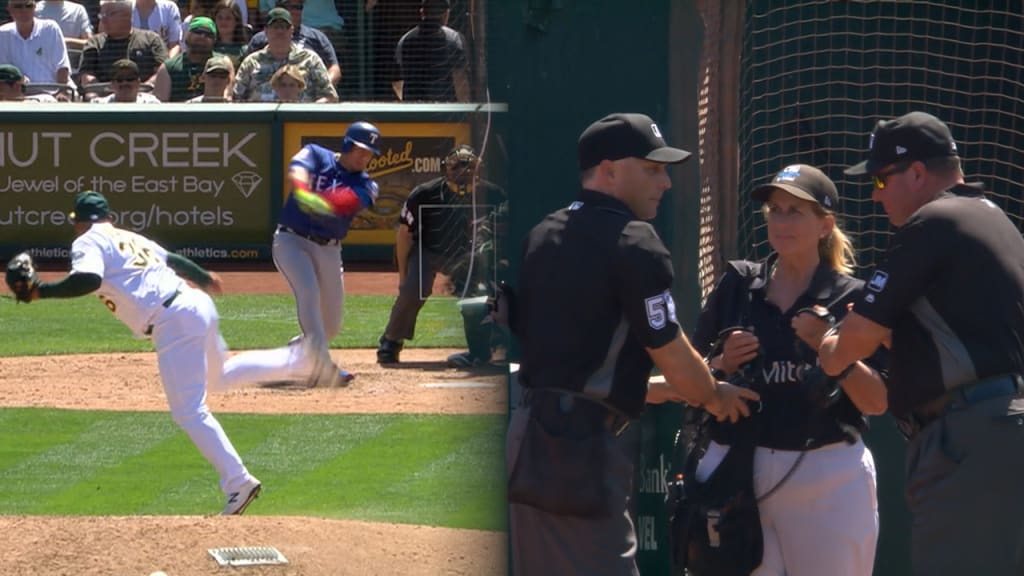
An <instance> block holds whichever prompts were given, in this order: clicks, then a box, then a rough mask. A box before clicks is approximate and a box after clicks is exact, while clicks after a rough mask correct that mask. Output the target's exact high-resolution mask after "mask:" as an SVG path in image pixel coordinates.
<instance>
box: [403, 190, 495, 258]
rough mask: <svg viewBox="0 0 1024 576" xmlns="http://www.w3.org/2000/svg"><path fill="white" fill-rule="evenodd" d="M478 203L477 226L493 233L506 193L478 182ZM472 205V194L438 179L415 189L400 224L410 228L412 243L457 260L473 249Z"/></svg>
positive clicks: (476, 195) (404, 208) (404, 207)
mask: <svg viewBox="0 0 1024 576" xmlns="http://www.w3.org/2000/svg"><path fill="white" fill-rule="evenodd" d="M475 200H476V212H475V218H476V220H477V222H478V223H479V224H481V225H486V226H487V228H488V229H492V228H493V226H494V225H495V222H494V219H495V218H496V215H497V212H498V208H499V206H500V205H501V203H502V202H504V201H505V191H504V190H502V189H501V188H500V187H498V186H496V185H494V184H492V183H490V182H488V181H486V180H479V181H478V182H477V184H476V190H475ZM473 205H474V194H473V193H472V192H468V191H467V192H466V193H459V192H456V191H453V190H452V189H451V188H449V187H448V184H447V181H446V180H445V178H444V177H440V178H435V179H433V180H429V181H427V182H424V183H423V184H420V185H419V186H417V187H415V188H413V190H412V192H410V193H409V197H408V198H407V199H406V201H405V204H404V205H403V206H402V212H401V214H400V215H399V222H400V223H402V224H404V225H405V226H408V227H409V231H410V232H412V235H413V239H414V240H416V241H418V242H419V243H420V245H422V246H423V248H424V249H425V250H429V251H431V252H434V253H437V254H445V255H448V256H454V255H458V254H461V253H465V252H467V251H468V250H469V248H470V246H471V245H472V230H473V219H474V211H473V210H474V206H473ZM478 229H479V226H478ZM491 231H492V232H493V230H491ZM480 239H481V238H479V237H478V241H479V240H480Z"/></svg>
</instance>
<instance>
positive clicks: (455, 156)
mask: <svg viewBox="0 0 1024 576" xmlns="http://www.w3.org/2000/svg"><path fill="white" fill-rule="evenodd" d="M479 162H480V160H479V158H477V157H476V156H475V155H474V154H473V153H471V152H468V151H465V150H459V151H457V152H455V153H452V154H449V155H448V157H447V158H445V160H444V167H445V177H446V178H447V179H448V181H449V182H451V183H452V184H454V185H455V186H456V187H458V188H460V189H462V188H465V187H466V186H469V185H470V184H472V183H473V178H474V177H475V176H476V168H477V165H478V164H479Z"/></svg>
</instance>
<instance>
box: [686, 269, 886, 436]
mask: <svg viewBox="0 0 1024 576" xmlns="http://www.w3.org/2000/svg"><path fill="white" fill-rule="evenodd" d="M777 260H778V255H777V254H772V255H771V256H769V257H768V259H767V260H766V261H764V262H749V261H745V260H737V261H734V262H730V263H729V264H728V265H727V266H726V271H725V273H724V274H723V275H722V278H721V279H720V280H719V282H718V285H717V286H716V287H715V290H714V291H712V293H711V294H710V295H709V296H708V300H707V302H706V303H705V305H704V309H703V310H702V311H701V314H700V317H699V318H698V320H697V329H696V330H695V331H694V334H693V339H692V343H693V347H694V348H695V349H696V350H697V351H698V352H699V353H700V354H702V355H707V354H709V353H710V352H711V350H712V347H713V346H714V344H715V342H716V341H717V340H718V334H719V333H720V332H722V331H723V330H725V329H727V328H730V327H734V326H744V327H746V328H750V329H753V332H754V334H755V335H756V336H757V339H758V342H759V343H760V346H761V348H760V353H761V358H762V366H763V367H762V369H761V373H760V374H756V377H757V378H758V381H757V382H755V383H754V384H755V387H756V389H757V391H758V392H759V393H760V394H761V400H762V407H761V411H760V412H759V414H758V445H760V446H767V447H772V448H778V449H784V450H799V449H802V448H804V447H805V446H806V445H807V441H809V440H812V441H813V442H814V444H815V445H818V446H820V445H823V444H831V443H833V442H839V441H841V440H842V439H843V437H844V432H843V430H842V429H841V428H840V426H839V422H842V423H844V424H848V425H849V426H852V427H854V428H857V429H863V428H864V427H865V425H866V421H865V420H864V416H863V414H861V412H860V411H859V410H858V409H857V407H856V406H854V404H853V402H852V401H850V399H849V398H848V397H847V396H846V395H845V394H844V395H842V396H841V397H840V398H839V400H838V401H837V402H836V403H835V404H833V405H832V406H831V407H830V408H829V409H828V410H827V412H824V413H823V412H822V411H821V410H818V409H816V408H815V407H814V406H813V404H812V403H811V401H810V396H809V395H808V394H807V391H806V389H805V388H804V378H803V375H804V372H805V371H806V370H808V369H810V368H812V367H814V366H817V365H818V353H817V351H816V350H813V349H811V348H810V347H809V346H807V345H805V344H803V341H801V340H800V339H799V338H798V337H797V335H796V331H794V330H793V327H792V325H791V322H792V320H793V317H794V316H795V315H796V313H797V312H799V311H800V310H801V309H803V308H807V307H811V306H815V305H819V306H824V307H826V308H828V310H829V312H830V313H831V314H832V315H833V316H835V318H836V319H839V320H841V319H842V318H843V317H844V316H845V315H846V313H847V305H848V304H849V303H850V302H853V301H854V300H855V299H857V297H858V296H860V294H861V291H862V290H863V286H864V282H863V281H862V280H858V279H856V278H853V277H852V276H848V275H846V274H841V273H839V272H836V271H835V270H833V269H832V268H831V267H829V266H828V265H827V264H825V263H822V264H820V265H819V266H818V268H817V269H816V270H815V272H814V276H812V277H811V282H810V284H809V285H808V287H807V290H806V291H805V292H804V293H803V294H801V295H800V296H799V297H798V298H797V299H796V302H794V304H793V306H792V307H791V308H790V309H789V310H780V309H779V308H778V306H776V305H775V304H773V303H771V302H769V301H768V300H767V299H766V297H767V292H766V289H767V285H768V277H769V274H770V273H771V269H772V266H773V265H774V264H775V262H776V261H777ZM868 363H869V364H871V365H872V367H874V368H875V369H877V370H879V371H880V372H882V373H884V371H885V366H884V363H885V354H884V351H882V350H880V351H878V353H877V354H876V356H874V357H872V358H871V359H869V361H868ZM732 426H733V425H731V424H729V423H722V424H717V425H716V430H715V431H714V434H713V436H714V438H715V439H716V440H718V441H719V442H722V443H724V444H730V443H731V434H732V430H731V428H732Z"/></svg>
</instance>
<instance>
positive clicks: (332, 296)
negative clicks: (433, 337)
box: [273, 122, 381, 386]
mask: <svg viewBox="0 0 1024 576" xmlns="http://www.w3.org/2000/svg"><path fill="white" fill-rule="evenodd" d="M380 138H381V136H380V131H379V130H377V127H376V126H374V125H373V124H370V123H369V122H356V123H354V124H352V125H351V126H349V127H348V130H346V132H345V139H344V141H343V142H342V146H341V152H340V153H337V152H334V151H332V150H328V149H327V148H324V147H323V146H319V145H317V144H307V145H306V146H303V147H302V149H301V150H299V152H298V154H296V155H295V156H294V157H292V162H291V166H290V167H289V169H288V176H289V179H290V181H291V185H292V190H291V192H292V193H291V194H289V196H288V199H287V201H286V202H285V205H284V207H283V208H282V209H281V219H280V221H279V224H278V227H277V232H276V233H275V234H274V246H273V254H274V264H275V265H276V266H277V269H278V270H280V271H281V274H283V275H284V277H285V279H286V280H288V284H289V285H290V286H291V289H292V293H293V294H294V295H295V307H296V309H297V310H298V315H299V326H300V327H301V328H302V336H301V337H298V338H296V339H295V340H293V341H297V340H300V339H301V340H309V341H310V342H309V344H308V345H307V349H309V350H316V351H317V353H318V354H319V355H320V358H319V360H320V362H319V363H318V365H320V366H324V367H325V368H324V369H323V370H322V371H321V374H319V375H317V376H315V377H314V385H318V386H332V385H340V386H344V385H346V384H348V383H349V382H350V381H351V380H352V379H353V378H354V375H353V374H351V373H350V372H348V371H346V370H342V369H340V368H338V367H337V366H336V365H334V363H333V362H332V361H331V359H330V353H329V345H330V342H331V340H332V339H333V338H334V337H335V336H337V335H338V331H339V330H341V321H342V316H343V314H344V298H345V283H344V267H343V266H342V262H341V241H342V240H343V239H344V238H345V236H346V235H348V230H349V226H351V224H352V219H353V218H354V217H355V215H356V214H357V213H358V212H359V211H360V210H362V209H364V208H366V207H368V206H371V205H373V203H374V201H375V200H376V199H377V183H376V182H374V181H373V179H371V178H370V176H369V174H367V173H366V168H367V166H369V163H370V160H371V159H372V158H373V157H374V156H379V155H380Z"/></svg>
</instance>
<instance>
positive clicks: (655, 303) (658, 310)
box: [644, 290, 679, 330]
mask: <svg viewBox="0 0 1024 576" xmlns="http://www.w3.org/2000/svg"><path fill="white" fill-rule="evenodd" d="M644 306H645V307H646V308H647V323H648V324H650V326H651V328H654V329H655V330H661V329H662V328H664V327H665V326H666V325H667V324H668V321H669V320H671V321H672V322H673V323H674V324H678V323H679V321H678V320H676V303H675V301H674V300H672V294H671V293H670V292H669V291H668V290H665V291H664V292H662V293H661V294H658V295H657V296H651V297H650V298H646V299H644Z"/></svg>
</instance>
